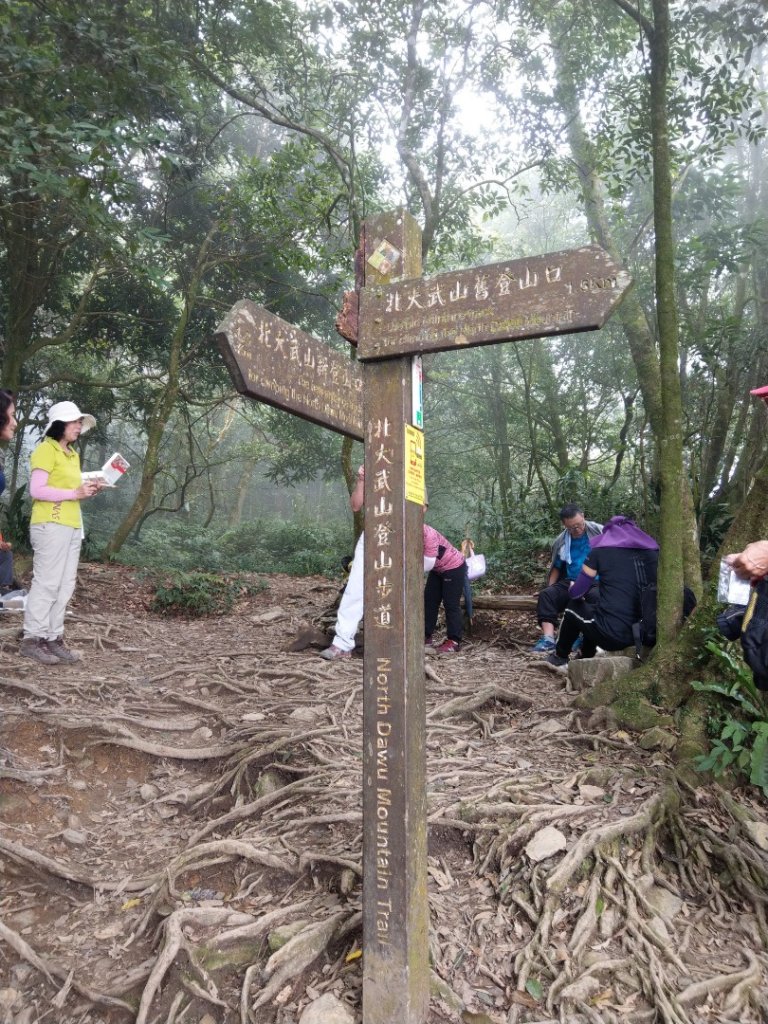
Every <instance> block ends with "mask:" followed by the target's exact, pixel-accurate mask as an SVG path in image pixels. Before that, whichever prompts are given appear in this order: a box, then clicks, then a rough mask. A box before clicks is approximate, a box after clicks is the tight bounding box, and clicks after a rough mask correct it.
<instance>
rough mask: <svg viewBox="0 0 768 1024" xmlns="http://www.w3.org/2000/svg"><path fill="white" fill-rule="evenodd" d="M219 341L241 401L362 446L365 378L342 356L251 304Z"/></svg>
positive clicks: (223, 328) (224, 325)
mask: <svg viewBox="0 0 768 1024" xmlns="http://www.w3.org/2000/svg"><path fill="white" fill-rule="evenodd" d="M216 340H217V342H218V345H219V349H220V351H221V354H222V356H223V358H224V362H225V363H226V364H227V368H228V369H229V372H230V374H231V375H232V379H233V381H234V382H235V387H236V388H237V390H238V391H239V392H240V394H241V395H246V396H247V397H248V398H255V399H256V400H257V401H259V402H266V403H267V404H268V405H274V406H275V407H276V408H278V409H285V410H287V411H288V412H292V413H294V415H296V416H300V417H301V418H302V419H304V420H310V422H312V423H318V424H319V425H320V426H321V427H328V428H329V429H330V430H335V431H337V432H338V433H340V434H348V435H349V436H350V437H354V438H355V439H356V440H357V441H362V440H363V375H362V372H361V369H360V367H359V366H358V364H357V363H354V362H352V361H351V360H350V359H347V358H345V357H344V356H343V355H342V353H341V352H337V351H336V350H335V349H332V348H330V346H329V345H326V344H325V343H324V342H322V341H319V340H318V339H317V338H313V337H312V335H311V334H306V333H305V332H304V331H300V330H299V329H298V327H293V326H292V325H291V324H289V323H286V321H285V320H281V319H280V317H279V316H275V315H274V313H270V312H269V310H267V309H264V307H263V306H257V305H256V303H255V302H251V301H250V300H249V299H243V300H242V301H241V302H237V303H235V305H234V306H233V307H232V309H231V310H230V311H229V313H228V314H227V315H226V317H225V318H224V320H222V322H221V323H220V324H219V326H218V327H217V328H216Z"/></svg>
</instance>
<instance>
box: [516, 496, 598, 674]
mask: <svg viewBox="0 0 768 1024" xmlns="http://www.w3.org/2000/svg"><path fill="white" fill-rule="evenodd" d="M560 522H561V523H562V524H563V532H562V533H561V534H560V535H559V536H558V538H557V540H556V541H555V543H554V544H553V545H552V561H551V564H550V567H549V578H548V580H547V586H546V587H545V588H544V589H543V590H542V591H540V592H539V596H538V600H537V602H536V618H537V620H538V623H539V626H540V627H541V634H542V635H541V636H540V637H539V639H538V640H537V642H536V643H535V644H534V646H533V648H532V650H533V651H534V652H535V653H536V654H551V653H552V652H553V651H554V649H555V629H556V628H557V622H558V619H559V617H560V616H561V615H562V613H563V611H564V610H565V607H566V605H567V604H568V602H569V601H570V599H571V595H570V590H571V585H572V583H574V581H575V580H577V579H578V576H579V573H580V572H581V567H582V565H583V564H584V559H585V558H586V557H587V555H588V554H589V552H590V547H591V544H592V538H593V537H598V536H599V535H600V534H601V533H602V532H603V527H602V526H601V525H600V523H593V522H592V521H591V520H589V519H585V518H584V512H583V510H582V509H581V508H580V507H579V506H578V505H576V504H575V503H571V504H569V505H564V506H563V508H561V509H560Z"/></svg>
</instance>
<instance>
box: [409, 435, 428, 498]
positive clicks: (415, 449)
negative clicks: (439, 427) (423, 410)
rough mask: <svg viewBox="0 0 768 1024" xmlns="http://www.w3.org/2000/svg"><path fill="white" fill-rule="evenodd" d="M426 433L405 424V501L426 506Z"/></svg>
mask: <svg viewBox="0 0 768 1024" xmlns="http://www.w3.org/2000/svg"><path fill="white" fill-rule="evenodd" d="M424 493H425V492H424V433H423V431H421V430H418V429H417V428H416V427H412V426H411V425H410V423H406V424H405V500H406V501H414V502H416V504H417V505H423V504H424Z"/></svg>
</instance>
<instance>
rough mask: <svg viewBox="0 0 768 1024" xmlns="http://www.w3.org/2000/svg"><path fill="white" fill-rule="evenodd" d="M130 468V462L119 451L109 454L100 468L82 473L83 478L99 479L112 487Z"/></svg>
mask: <svg viewBox="0 0 768 1024" xmlns="http://www.w3.org/2000/svg"><path fill="white" fill-rule="evenodd" d="M129 468H130V462H128V460H127V459H125V458H123V456H122V455H121V454H120V452H115V453H114V455H110V457H109V458H108V459H107V461H106V462H105V463H104V465H103V466H102V467H101V469H96V470H93V471H92V472H88V473H83V480H101V481H103V482H104V484H105V485H106V486H107V487H114V486H115V484H116V483H117V481H118V480H120V479H121V478H122V476H123V474H124V473H125V472H126V471H127V470H128V469H129Z"/></svg>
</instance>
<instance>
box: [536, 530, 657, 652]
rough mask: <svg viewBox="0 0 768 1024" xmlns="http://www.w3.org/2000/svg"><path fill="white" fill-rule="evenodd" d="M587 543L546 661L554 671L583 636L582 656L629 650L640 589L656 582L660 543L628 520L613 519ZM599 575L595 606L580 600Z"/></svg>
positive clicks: (638, 609) (637, 616)
mask: <svg viewBox="0 0 768 1024" xmlns="http://www.w3.org/2000/svg"><path fill="white" fill-rule="evenodd" d="M591 543H592V547H591V550H590V552H589V554H588V555H587V558H586V561H585V562H584V564H583V566H582V568H581V572H580V573H579V576H578V578H577V579H576V581H575V582H574V583H573V585H572V587H571V591H570V597H571V601H570V603H569V605H568V607H567V608H566V609H565V614H564V615H563V621H562V624H561V626H560V632H559V633H558V634H557V645H556V647H555V651H554V653H553V654H550V655H549V657H548V658H547V659H546V660H547V661H548V662H549V664H550V665H555V666H557V667H558V668H559V667H561V666H563V665H567V664H568V655H569V654H570V651H571V648H572V646H573V643H574V641H575V640H576V638H577V637H578V636H579V635H581V636H582V637H583V638H584V639H583V643H582V648H581V656H582V657H583V658H593V657H594V655H595V651H596V650H597V648H598V647H602V648H603V650H604V651H620V650H622V648H624V647H631V646H632V643H633V640H634V635H633V631H632V627H633V625H634V623H635V622H637V620H638V618H639V617H640V607H639V606H640V591H641V587H642V586H643V585H644V584H652V583H655V582H656V574H657V569H658V562H659V545H658V543H657V542H656V541H655V540H654V539H653V537H651V536H649V535H648V534H647V533H644V532H643V531H642V530H641V529H640V528H639V527H638V526H636V525H635V524H634V522H633V521H632V520H631V519H628V518H627V517H626V516H614V517H613V519H609V520H608V522H607V523H606V524H605V526H604V528H603V532H602V534H601V535H600V536H599V537H595V538H593V540H592V542H591ZM598 575H599V576H600V596H599V598H598V601H597V604H596V605H591V606H590V605H589V604H587V602H585V601H584V600H583V598H584V595H585V594H586V593H587V592H588V591H589V588H590V587H591V586H592V584H593V583H594V582H595V577H596V576H598Z"/></svg>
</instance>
